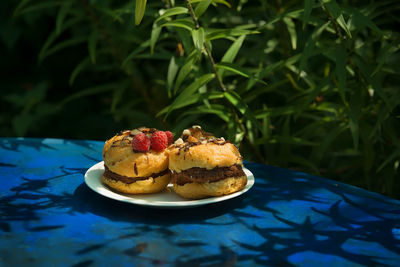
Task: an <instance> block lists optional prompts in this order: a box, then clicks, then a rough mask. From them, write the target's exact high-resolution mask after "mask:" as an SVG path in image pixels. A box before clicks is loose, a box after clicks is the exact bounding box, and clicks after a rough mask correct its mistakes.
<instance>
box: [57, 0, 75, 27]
mask: <svg viewBox="0 0 400 267" xmlns="http://www.w3.org/2000/svg"><path fill="white" fill-rule="evenodd" d="M71 3H72V2H70V1H64V2H63V3H62V4H61V7H60V9H59V10H58V14H57V18H56V34H57V35H59V34H60V33H61V29H62V24H63V22H64V19H65V17H66V16H67V14H68V11H69V9H70V7H71Z"/></svg>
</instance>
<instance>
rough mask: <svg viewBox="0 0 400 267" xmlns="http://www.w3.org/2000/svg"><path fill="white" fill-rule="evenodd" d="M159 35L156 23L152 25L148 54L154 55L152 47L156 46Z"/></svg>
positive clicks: (159, 30) (159, 29) (159, 31)
mask: <svg viewBox="0 0 400 267" xmlns="http://www.w3.org/2000/svg"><path fill="white" fill-rule="evenodd" d="M160 33H161V27H159V26H157V24H156V23H153V28H152V29H151V37H150V53H154V47H155V46H156V43H157V40H158V37H159V36H160Z"/></svg>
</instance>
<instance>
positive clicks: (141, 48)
mask: <svg viewBox="0 0 400 267" xmlns="http://www.w3.org/2000/svg"><path fill="white" fill-rule="evenodd" d="M149 46H150V40H147V41H146V42H143V43H141V44H140V45H139V46H138V47H136V49H135V50H133V51H132V52H131V53H130V54H129V55H128V56H127V57H126V58H125V59H124V61H123V62H122V67H125V66H126V64H128V62H129V61H130V60H132V59H133V58H134V57H135V56H136V55H138V54H139V53H140V52H142V51H144V50H145V49H146V48H147V47H149Z"/></svg>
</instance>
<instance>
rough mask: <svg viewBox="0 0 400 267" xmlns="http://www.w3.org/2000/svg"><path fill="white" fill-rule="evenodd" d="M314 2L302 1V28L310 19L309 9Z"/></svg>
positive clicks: (313, 0) (309, 0) (312, 0)
mask: <svg viewBox="0 0 400 267" xmlns="http://www.w3.org/2000/svg"><path fill="white" fill-rule="evenodd" d="M314 3H315V0H305V1H304V14H303V30H304V28H305V26H306V24H307V23H308V21H309V19H310V15H311V10H312V9H313V6H314Z"/></svg>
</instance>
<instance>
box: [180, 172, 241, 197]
mask: <svg viewBox="0 0 400 267" xmlns="http://www.w3.org/2000/svg"><path fill="white" fill-rule="evenodd" d="M246 184H247V176H238V177H228V178H225V179H223V180H220V181H217V182H211V183H210V182H206V183H186V184H184V185H177V184H174V191H175V193H177V194H178V195H180V196H181V197H183V198H188V199H201V198H207V197H219V196H223V195H229V194H232V193H234V192H237V191H239V190H241V189H243V188H244V187H245V186H246Z"/></svg>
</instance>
